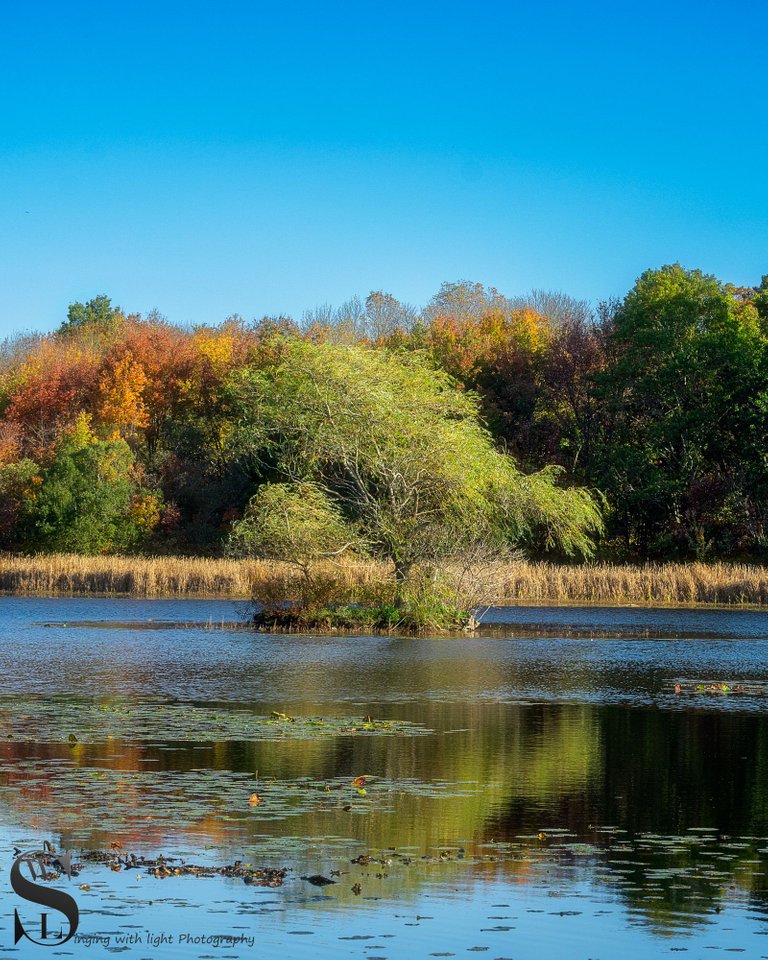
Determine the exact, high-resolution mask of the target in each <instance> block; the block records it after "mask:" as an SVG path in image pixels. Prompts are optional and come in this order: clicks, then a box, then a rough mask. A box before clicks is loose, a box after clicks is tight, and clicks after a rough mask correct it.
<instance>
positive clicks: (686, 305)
mask: <svg viewBox="0 0 768 960" xmlns="http://www.w3.org/2000/svg"><path fill="white" fill-rule="evenodd" d="M767 436H768V278H763V280H762V282H761V284H759V285H757V286H755V287H746V288H745V287H736V286H734V285H732V284H728V283H724V282H722V281H720V280H718V279H716V278H714V277H712V276H708V275H705V274H703V273H702V272H700V271H698V270H686V269H684V268H682V267H681V266H679V265H672V266H666V267H663V268H661V269H658V270H649V271H647V272H646V273H644V274H643V275H642V276H641V277H640V278H639V279H638V280H637V282H636V283H635V285H634V286H633V288H632V289H631V290H630V291H629V292H628V293H627V295H626V296H625V297H624V298H623V299H620V300H614V301H608V302H605V303H602V304H600V305H599V306H598V307H597V308H595V309H593V308H592V307H590V305H589V304H587V303H585V302H582V301H578V300H574V299H573V298H571V297H568V296H566V295H563V294H553V293H546V292H541V291H534V292H533V293H532V294H530V295H528V296H524V297H517V298H510V297H505V296H503V295H501V294H500V293H499V292H498V291H496V290H495V289H492V288H488V287H485V286H483V285H481V284H476V283H468V282H459V283H446V284H443V286H442V287H441V288H440V290H439V291H438V292H437V294H436V295H435V296H434V297H433V298H432V300H431V301H430V302H429V303H428V304H427V305H426V306H425V307H423V308H421V309H416V308H414V307H412V306H410V305H408V304H404V303H401V302H400V301H398V300H397V299H396V298H394V297H393V296H391V295H390V294H386V293H381V292H374V293H371V294H370V295H369V296H368V298H367V299H366V300H364V301H363V300H360V299H358V298H352V299H351V300H349V301H348V302H347V303H345V304H342V305H341V306H339V307H330V306H322V307H319V308H316V309H314V310H312V311H309V312H308V313H306V314H305V315H304V316H303V317H301V318H300V319H298V320H297V321H294V320H292V319H290V318H288V317H265V318H262V319H259V320H256V321H246V320H244V319H242V318H241V317H237V316H235V317H230V318H228V319H227V320H225V321H224V322H223V323H221V324H218V325H210V326H208V325H202V326H196V327H183V326H179V325H175V324H171V323H169V322H167V321H166V320H165V319H164V318H163V317H161V316H160V315H159V314H157V313H155V312H153V313H150V314H148V315H146V316H140V315H138V314H131V313H128V312H126V311H123V310H121V309H120V308H118V307H116V306H114V305H113V304H112V303H111V301H110V299H109V298H108V297H106V296H99V297H96V298H94V299H93V300H91V301H89V302H88V303H76V304H72V305H71V306H70V308H69V310H68V313H67V317H66V319H65V320H64V321H63V322H62V324H61V326H60V328H59V329H58V330H57V331H56V332H55V333H52V334H28V335H18V336H16V337H13V338H11V339H9V340H7V341H5V343H3V344H2V346H1V347H0V548H2V549H6V550H20V551H26V552H29V551H33V550H35V551H58V550H65V551H74V552H80V553H100V552H116V551H132V550H140V551H151V552H168V553H172V552H180V553H221V552H223V551H225V550H237V549H240V550H242V551H244V552H248V551H250V552H257V553H258V554H259V555H272V554H277V553H280V552H281V553H282V555H283V556H286V555H292V556H295V557H299V558H300V557H301V556H303V557H304V558H306V557H307V556H310V557H314V556H319V555H324V556H326V555H330V556H332V555H335V554H337V553H343V552H345V551H352V552H358V553H369V554H373V555H377V556H383V557H386V558H387V559H388V560H390V561H391V562H392V563H393V565H394V569H395V570H396V571H399V574H398V575H400V574H402V575H405V574H406V573H407V571H408V570H409V568H410V567H411V566H413V565H414V564H416V565H418V564H420V563H422V562H423V561H424V559H425V557H428V558H430V559H431V560H435V559H436V558H438V557H440V556H443V555H445V556H449V555H450V554H451V552H452V550H454V549H455V547H456V543H457V531H461V530H465V531H467V530H468V531H472V535H471V536H470V537H468V538H467V539H468V540H471V541H472V542H473V543H476V542H477V541H478V540H479V539H482V540H483V541H484V542H490V541H493V542H496V541H497V540H498V541H499V542H502V541H503V542H504V543H507V544H510V545H514V546H515V547H517V548H522V549H524V550H525V551H526V552H527V553H528V554H529V555H542V554H544V553H549V554H552V555H555V556H558V555H560V556H562V555H566V554H571V555H574V554H581V555H589V554H590V553H594V552H597V553H598V554H599V555H601V556H604V557H607V558H616V559H618V558H622V559H627V558H630V559H634V558H637V559H646V558H655V559H656V558H657V559H664V558H678V559H684V558H697V559H706V558H715V557H734V556H739V557H752V558H760V557H762V556H763V555H764V553H765V549H766V538H767V537H768V445H767V443H766V439H767ZM286 518H287V521H290V522H286ZM276 544H277V545H279V546H276ZM464 546H465V547H466V546H467V544H464Z"/></svg>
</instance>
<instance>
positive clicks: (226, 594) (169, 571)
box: [0, 554, 768, 606]
mask: <svg viewBox="0 0 768 960" xmlns="http://www.w3.org/2000/svg"><path fill="white" fill-rule="evenodd" d="M384 573H385V571H384V569H383V568H382V567H380V566H377V565H376V564H373V563H344V564H340V565H333V566H330V565H329V567H328V575H329V576H331V575H332V576H333V577H334V578H335V579H336V580H337V581H338V582H339V585H340V587H341V588H342V589H343V588H344V587H348V588H349V590H350V592H354V591H356V590H358V589H359V588H360V587H361V586H366V585H373V584H376V583H378V582H380V581H381V580H382V579H383V577H384ZM502 574H503V575H502V577H501V578H500V579H499V582H500V583H501V584H502V586H501V587H500V589H499V596H498V597H497V602H498V603H499V604H514V603H520V604H534V605H535V604H658V605H673V604H728V605H739V606H745V605H757V606H768V567H764V566H758V565H756V564H741V563H713V564H704V563H687V564H686V563H664V564H643V565H637V566H635V565H630V564H602V563H600V564H582V565H558V564H552V563H529V562H525V561H519V562H515V563H510V564H509V565H508V566H506V567H505V568H504V570H503V571H502ZM297 584H298V574H297V573H296V572H295V571H294V570H292V569H291V568H290V567H288V566H287V565H285V564H280V563H267V562H263V561H256V560H223V559H212V558H200V557H81V556H72V555H67V554H52V555H49V556H34V557H21V556H12V555H5V556H2V557H0V592H2V593H4V594H11V595H16V596H85V595H100V596H130V597H210V598H222V599H247V598H250V597H252V596H254V595H257V596H258V594H259V593H260V592H262V591H266V592H268V593H269V594H270V595H271V596H275V595H282V596H284V597H286V598H287V599H290V598H292V597H293V596H295V594H296V588H297Z"/></svg>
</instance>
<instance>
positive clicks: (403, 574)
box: [395, 560, 411, 610]
mask: <svg viewBox="0 0 768 960" xmlns="http://www.w3.org/2000/svg"><path fill="white" fill-rule="evenodd" d="M410 572H411V565H410V563H406V562H405V561H404V560H395V607H397V609H398V610H400V609H402V607H403V604H404V603H405V598H404V597H403V590H404V588H405V584H406V583H407V581H408V574H409V573H410Z"/></svg>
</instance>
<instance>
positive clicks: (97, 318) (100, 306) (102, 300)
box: [58, 294, 124, 334]
mask: <svg viewBox="0 0 768 960" xmlns="http://www.w3.org/2000/svg"><path fill="white" fill-rule="evenodd" d="M123 319H124V317H123V312H122V310H121V309H120V307H113V306H112V301H111V300H110V298H109V297H107V296H105V295H104V294H100V295H99V296H98V297H94V298H93V299H92V300H89V301H88V302H87V303H80V302H77V303H70V305H69V309H68V310H67V319H66V320H65V321H64V323H62V324H61V326H60V327H59V331H58V332H59V333H60V334H70V333H74V332H75V331H77V330H82V329H84V328H91V329H92V330H94V331H101V332H110V331H113V330H115V329H116V328H117V327H118V326H119V325H120V323H121V322H122V320H123Z"/></svg>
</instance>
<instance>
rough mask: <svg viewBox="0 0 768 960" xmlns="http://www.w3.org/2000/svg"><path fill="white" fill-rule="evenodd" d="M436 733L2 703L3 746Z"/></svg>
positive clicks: (218, 714)
mask: <svg viewBox="0 0 768 960" xmlns="http://www.w3.org/2000/svg"><path fill="white" fill-rule="evenodd" d="M430 733H432V731H431V730H429V729H427V728H426V727H424V726H422V725H421V724H417V723H410V722H408V721H405V720H386V719H375V718H373V717H371V716H363V717H360V716H354V717H293V716H289V715H288V714H285V713H280V712H278V711H273V712H272V713H271V714H270V715H268V716H264V715H259V714H254V713H251V712H250V711H248V710H246V709H243V708H238V707H232V706H215V707H214V706H211V707H207V706H206V707H202V706H197V705H195V704H191V703H179V702H175V701H159V700H128V699H120V700H110V701H108V702H104V703H98V702H94V701H91V700H89V701H76V700H73V699H71V698H64V697H46V698H45V699H42V698H40V699H28V700H19V699H13V700H7V701H0V741H2V740H4V739H13V740H22V741H28V742H34V743H67V742H68V743H70V744H73V745H74V744H77V743H84V744H87V743H103V742H104V741H106V740H112V739H118V740H138V741H147V740H149V741H158V740H162V741H173V742H189V741H193V742H195V743H200V742H217V743H218V742H222V741H226V740H245V741H248V742H255V741H263V740H275V739H280V740H285V739H290V740H317V739H323V738H327V737H339V736H345V737H346V736H372V735H376V736H409V737H412V736H423V735H424V734H430Z"/></svg>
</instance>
